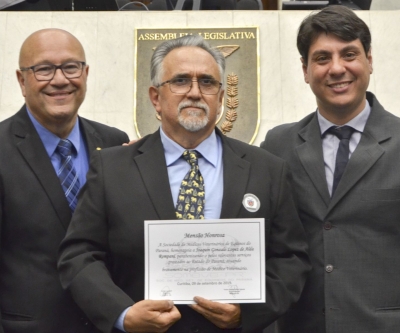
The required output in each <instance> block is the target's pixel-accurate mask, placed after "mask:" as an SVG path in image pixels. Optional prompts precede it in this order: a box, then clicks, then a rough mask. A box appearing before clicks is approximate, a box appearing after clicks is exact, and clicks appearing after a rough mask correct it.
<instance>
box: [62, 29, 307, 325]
mask: <svg viewBox="0 0 400 333" xmlns="http://www.w3.org/2000/svg"><path fill="white" fill-rule="evenodd" d="M224 70H225V58H224V57H223V55H222V54H221V53H220V52H219V51H218V50H216V49H213V48H211V47H210V46H209V45H208V44H207V43H206V42H205V41H204V40H203V38H202V37H200V36H198V35H193V36H185V37H182V38H179V39H175V40H170V41H166V42H164V43H162V44H160V45H159V46H158V47H157V49H156V50H155V51H154V53H153V57H152V59H151V80H152V85H151V87H150V88H149V95H150V99H151V101H152V103H153V105H154V108H155V109H156V111H157V112H158V114H159V116H160V118H161V127H160V129H159V130H158V131H156V132H155V133H153V134H151V135H148V136H146V137H144V138H143V139H141V140H139V141H137V142H136V143H134V144H133V145H131V146H129V147H115V148H111V149H107V150H104V151H99V152H96V153H95V154H94V156H93V159H92V162H91V167H90V170H89V173H88V183H87V187H86V190H85V192H84V193H83V196H82V199H81V201H80V204H79V206H78V208H77V210H76V212H75V215H74V218H73V220H72V222H71V225H70V227H69V230H68V232H67V236H66V238H65V239H64V241H63V243H62V244H61V247H60V259H59V269H60V274H61V281H62V284H63V286H64V287H65V288H66V289H67V290H68V291H70V292H71V294H72V296H73V298H74V300H75V301H76V302H77V304H78V305H79V306H80V307H81V309H82V310H83V311H84V312H85V313H86V314H87V316H88V317H89V318H90V320H91V321H92V322H93V323H94V324H95V326H96V327H97V328H98V330H99V331H100V332H104V333H106V332H115V333H117V332H120V331H126V332H166V331H168V332H171V333H183V332H204V333H214V332H224V333H228V332H243V333H244V332H257V333H260V332H262V330H263V328H264V327H266V326H267V325H268V324H269V323H271V322H273V321H274V320H275V319H276V318H278V317H279V316H280V315H282V314H283V313H285V312H286V311H287V310H288V309H289V307H290V306H291V305H292V304H293V303H294V302H295V301H296V300H297V299H298V298H299V296H300V293H301V289H302V287H303V285H304V283H305V278H306V273H307V272H308V270H309V262H308V256H307V253H306V249H307V245H306V243H305V241H304V239H305V234H304V231H303V228H302V227H301V225H300V222H299V219H298V216H297V213H296V209H295V206H294V202H293V200H292V196H291V190H290V187H289V185H288V179H287V176H288V175H287V169H286V165H285V162H283V161H282V160H281V159H279V158H276V157H274V156H272V155H271V154H269V153H267V152H266V151H265V150H262V149H260V148H257V147H253V146H250V145H248V144H246V143H243V142H240V141H237V140H234V139H230V138H227V137H225V136H224V135H222V133H221V132H220V131H219V130H218V129H217V128H216V126H215V123H216V120H217V119H218V116H219V113H220V112H221V106H222V100H223V95H224V90H223V89H221V87H222V81H223V78H224ZM190 183H191V184H192V185H193V186H192V185H190ZM188 186H189V187H190V186H192V187H191V188H188ZM185 188H186V190H185ZM246 196H251V198H252V199H254V200H255V201H256V200H259V204H260V205H258V206H257V208H259V209H251V208H250V207H249V206H248V205H247V204H246V201H245V200H244V198H246ZM199 202H200V203H199ZM220 218H221V219H227V218H265V223H266V226H265V230H266V233H265V235H261V237H265V240H266V264H265V266H266V272H265V276H266V290H267V295H266V303H262V304H226V303H220V302H217V301H211V300H209V299H205V298H204V297H201V296H204V295H198V296H196V297H194V301H195V303H196V304H193V305H190V306H187V305H176V306H175V305H174V303H173V302H172V301H167V300H143V298H144V288H145V286H144V279H145V272H144V270H145V264H144V260H145V253H144V221H145V220H174V219H199V220H201V219H220ZM228 232H229V231H228V230H227V233H228Z"/></svg>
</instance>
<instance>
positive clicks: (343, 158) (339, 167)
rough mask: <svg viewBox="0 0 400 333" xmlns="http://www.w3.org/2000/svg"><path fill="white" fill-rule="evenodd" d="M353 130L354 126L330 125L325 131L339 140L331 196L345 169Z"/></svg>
mask: <svg viewBox="0 0 400 333" xmlns="http://www.w3.org/2000/svg"><path fill="white" fill-rule="evenodd" d="M354 131H355V130H354V128H353V127H350V126H342V127H337V126H332V127H331V128H329V129H328V131H327V132H329V133H331V134H333V135H335V136H336V137H337V138H338V139H339V140H340V143H339V147H338V150H337V154H336V164H335V173H334V174H333V185H332V197H333V194H334V193H335V190H336V188H337V186H338V184H339V182H340V179H341V178H342V175H343V172H344V169H346V165H347V162H348V161H349V152H350V151H349V142H350V137H351V135H352V134H353V132H354Z"/></svg>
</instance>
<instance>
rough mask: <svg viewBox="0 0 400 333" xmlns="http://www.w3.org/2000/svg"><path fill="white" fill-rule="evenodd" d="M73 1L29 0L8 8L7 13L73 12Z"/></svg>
mask: <svg viewBox="0 0 400 333" xmlns="http://www.w3.org/2000/svg"><path fill="white" fill-rule="evenodd" d="M71 8H72V2H71V0H27V1H23V2H20V3H18V4H16V5H14V6H11V7H6V8H4V9H3V10H6V11H46V10H67V11H69V10H71Z"/></svg>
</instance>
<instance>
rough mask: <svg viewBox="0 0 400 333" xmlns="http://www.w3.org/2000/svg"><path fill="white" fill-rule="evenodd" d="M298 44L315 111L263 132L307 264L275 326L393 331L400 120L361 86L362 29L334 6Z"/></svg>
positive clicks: (365, 79)
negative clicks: (287, 173)
mask: <svg viewBox="0 0 400 333" xmlns="http://www.w3.org/2000/svg"><path fill="white" fill-rule="evenodd" d="M297 46H298V49H299V51H300V54H301V57H302V59H301V60H302V64H303V72H304V78H305V81H306V83H308V84H309V85H310V87H311V89H312V91H313V92H314V94H315V96H316V99H317V106H318V109H317V111H316V112H314V113H312V114H310V115H308V116H307V117H305V118H304V119H302V120H300V121H299V122H297V123H293V124H286V125H281V126H278V127H277V128H274V129H272V130H271V131H269V132H268V133H267V136H266V139H265V141H264V143H263V144H262V147H264V148H265V149H267V150H268V151H270V152H272V153H274V154H275V155H277V156H280V157H282V158H283V159H285V160H286V161H287V162H288V163H289V166H290V169H291V171H292V174H293V184H294V193H295V200H296V202H297V207H298V211H299V214H300V219H301V221H302V223H303V226H304V228H305V230H306V234H307V237H308V242H309V246H310V257H311V262H312V265H313V270H312V271H311V274H310V277H309V279H308V280H307V283H306V286H305V288H304V291H303V293H302V296H301V298H300V300H299V302H298V303H297V304H296V306H295V307H293V308H292V309H291V310H290V311H289V312H288V314H287V315H285V316H284V317H282V318H281V319H280V320H279V321H278V322H279V325H278V326H279V332H287V333H289V332H290V333H293V332H296V333H310V332H312V333H337V332H346V333H347V332H352V333H356V332H357V333H361V332H362V333H388V332H396V331H398V328H399V327H400V297H399V295H400V284H399V283H398V274H399V272H400V256H399V255H398V253H400V232H399V230H400V228H399V221H400V207H399V205H400V173H399V171H398V165H399V163H400V154H399V152H400V132H399V129H400V119H399V118H397V117H395V116H394V115H392V114H390V113H389V112H387V111H385V110H384V108H383V107H382V105H381V104H380V103H379V102H378V100H377V98H376V97H375V96H374V95H373V94H372V93H370V92H367V91H366V90H367V87H368V83H369V78H370V74H371V73H372V55H371V35H370V32H369V29H368V27H367V26H366V24H365V23H364V22H363V21H362V20H361V19H360V18H358V17H357V16H356V15H355V14H354V12H352V11H351V10H350V9H348V8H346V7H342V6H331V7H327V8H325V9H323V10H321V11H320V12H318V13H316V14H313V15H311V16H308V17H307V18H306V19H305V20H304V21H303V23H302V24H301V26H300V29H299V33H298V37H297ZM337 132H339V133H340V134H339V135H338V137H337V136H336V135H337V134H338V133H337ZM346 132H348V133H350V135H349V136H350V138H348V137H347V136H346V135H345V134H346ZM335 133H336V134H335ZM346 163H347V165H346ZM340 174H341V175H340Z"/></svg>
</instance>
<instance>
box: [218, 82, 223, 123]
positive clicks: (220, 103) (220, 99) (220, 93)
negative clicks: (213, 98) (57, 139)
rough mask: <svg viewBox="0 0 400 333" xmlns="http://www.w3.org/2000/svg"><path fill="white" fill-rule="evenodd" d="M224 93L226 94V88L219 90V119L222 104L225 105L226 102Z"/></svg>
mask: <svg viewBox="0 0 400 333" xmlns="http://www.w3.org/2000/svg"><path fill="white" fill-rule="evenodd" d="M224 95H225V90H224V89H222V88H221V91H220V92H219V97H218V114H217V119H218V118H219V115H220V114H221V111H222V106H223V103H224Z"/></svg>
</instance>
